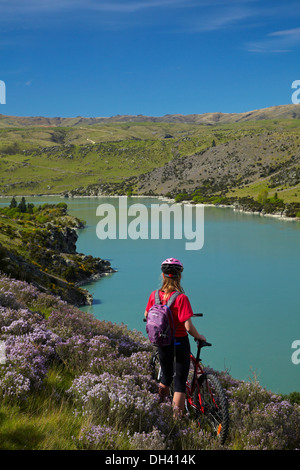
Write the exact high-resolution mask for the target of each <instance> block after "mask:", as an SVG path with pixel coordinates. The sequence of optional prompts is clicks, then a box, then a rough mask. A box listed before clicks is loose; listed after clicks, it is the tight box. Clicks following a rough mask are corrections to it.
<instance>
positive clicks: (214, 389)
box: [193, 372, 229, 445]
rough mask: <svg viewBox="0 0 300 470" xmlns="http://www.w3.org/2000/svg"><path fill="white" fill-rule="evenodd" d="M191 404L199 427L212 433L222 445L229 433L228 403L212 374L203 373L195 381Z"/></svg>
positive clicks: (215, 377)
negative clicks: (195, 412)
mask: <svg viewBox="0 0 300 470" xmlns="http://www.w3.org/2000/svg"><path fill="white" fill-rule="evenodd" d="M193 402H194V404H195V405H196V409H197V411H198V413H197V414H198V416H197V419H198V420H199V424H201V427H203V428H204V429H205V428H207V429H208V430H210V431H211V432H213V434H215V435H216V436H217V437H218V439H219V440H220V443H221V444H222V445H223V444H224V443H225V441H226V438H227V435H228V431H229V413H228V403H227V398H226V395H225V392H224V390H223V388H222V385H221V383H220V381H219V379H218V377H217V376H216V375H215V374H214V373H212V372H205V373H204V374H203V375H201V376H200V377H199V378H198V379H197V384H196V387H195V390H194V395H193Z"/></svg>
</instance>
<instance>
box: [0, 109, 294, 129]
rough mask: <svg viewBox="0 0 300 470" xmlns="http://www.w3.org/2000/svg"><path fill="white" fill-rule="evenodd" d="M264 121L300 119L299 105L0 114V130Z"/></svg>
mask: <svg viewBox="0 0 300 470" xmlns="http://www.w3.org/2000/svg"><path fill="white" fill-rule="evenodd" d="M264 119H300V105H299V104H287V105H279V106H272V107H269V108H263V109H256V110H253V111H248V112H243V113H222V112H213V113H203V114H189V115H184V114H166V115H165V116H161V117H154V116H144V115H142V114H139V115H132V116H131V115H116V116H112V117H81V116H77V117H70V118H69V117H66V118H63V117H45V116H24V117H21V116H7V115H3V114H0V128H7V127H27V126H37V127H76V126H91V125H97V124H106V123H118V122H120V123H122V122H162V123H186V124H203V125H214V124H228V123H235V122H248V121H258V120H264Z"/></svg>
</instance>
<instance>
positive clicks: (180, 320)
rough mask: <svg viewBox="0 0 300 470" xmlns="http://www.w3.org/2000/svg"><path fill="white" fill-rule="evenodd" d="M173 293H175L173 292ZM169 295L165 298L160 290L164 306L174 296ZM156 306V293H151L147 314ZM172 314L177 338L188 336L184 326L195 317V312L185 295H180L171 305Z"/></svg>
mask: <svg viewBox="0 0 300 470" xmlns="http://www.w3.org/2000/svg"><path fill="white" fill-rule="evenodd" d="M172 293H173V292H172ZM172 293H171V294H169V295H168V296H167V298H166V299H165V298H164V293H163V292H162V291H161V290H160V291H159V297H160V301H161V303H162V304H165V303H166V302H167V301H168V299H169V297H170V296H171V295H172ZM154 304H155V291H153V292H151V294H150V297H149V300H148V303H147V307H146V312H148V311H149V309H150V308H151V307H152V305H154ZM171 312H172V314H173V320H174V325H175V336H178V337H182V336H187V331H186V329H185V326H184V322H186V320H188V319H189V318H191V317H192V316H193V314H194V313H193V310H192V307H191V304H190V301H189V299H188V297H187V296H186V295H185V294H180V295H178V296H177V297H176V299H175V300H174V302H173V304H172V305H171Z"/></svg>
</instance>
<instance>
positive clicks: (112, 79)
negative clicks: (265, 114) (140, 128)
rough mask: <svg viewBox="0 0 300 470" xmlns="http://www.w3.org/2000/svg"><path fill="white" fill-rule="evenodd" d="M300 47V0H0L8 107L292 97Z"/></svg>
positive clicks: (111, 110) (4, 108) (238, 108)
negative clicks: (292, 86)
mask: <svg viewBox="0 0 300 470" xmlns="http://www.w3.org/2000/svg"><path fill="white" fill-rule="evenodd" d="M299 52H300V2H299V0H297V1H293V0H291V1H290V0H286V1H278V0H264V1H258V0H239V1H235V0H203V1H202V0H51V1H50V0H0V80H2V81H4V82H5V84H6V104H0V113H1V114H6V115H17V116H36V115H40V116H41V115H42V116H63V117H67V116H79V115H80V116H86V117H90V116H113V115H116V114H134V115H136V114H144V115H151V116H162V115H165V114H194V113H196V114H202V113H206V112H224V113H230V112H245V111H250V110H253V109H258V108H265V107H268V106H276V105H281V104H290V103H291V96H292V92H293V90H292V89H291V85H292V82H293V81H294V80H300V61H299Z"/></svg>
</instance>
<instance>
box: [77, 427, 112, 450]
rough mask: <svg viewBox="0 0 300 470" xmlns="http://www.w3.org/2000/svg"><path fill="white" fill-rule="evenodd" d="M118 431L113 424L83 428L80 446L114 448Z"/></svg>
mask: <svg viewBox="0 0 300 470" xmlns="http://www.w3.org/2000/svg"><path fill="white" fill-rule="evenodd" d="M118 435H119V433H118V431H117V430H116V429H114V428H112V427H111V426H91V427H90V428H84V429H82V430H81V433H80V436H79V438H78V447H79V448H81V449H84V450H113V449H115V448H116V440H117V438H118Z"/></svg>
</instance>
